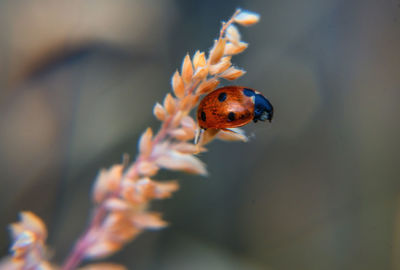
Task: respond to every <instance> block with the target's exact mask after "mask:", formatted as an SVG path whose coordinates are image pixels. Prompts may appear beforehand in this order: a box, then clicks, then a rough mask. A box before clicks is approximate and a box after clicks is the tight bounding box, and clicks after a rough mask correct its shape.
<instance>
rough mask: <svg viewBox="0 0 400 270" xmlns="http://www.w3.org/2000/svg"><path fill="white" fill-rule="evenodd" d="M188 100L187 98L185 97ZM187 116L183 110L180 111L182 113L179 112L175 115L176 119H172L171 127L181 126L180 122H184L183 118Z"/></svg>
mask: <svg viewBox="0 0 400 270" xmlns="http://www.w3.org/2000/svg"><path fill="white" fill-rule="evenodd" d="M185 98H186V97H185ZM184 115H185V113H184V112H183V111H182V110H180V111H178V112H177V113H176V114H175V116H174V118H173V119H172V121H171V127H177V126H178V125H179V124H180V122H181V120H182V117H183V116H184Z"/></svg>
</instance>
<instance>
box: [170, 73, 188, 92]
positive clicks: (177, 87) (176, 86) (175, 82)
mask: <svg viewBox="0 0 400 270" xmlns="http://www.w3.org/2000/svg"><path fill="white" fill-rule="evenodd" d="M172 89H173V90H174V93H175V96H176V97H178V98H183V97H184V96H185V86H184V84H183V80H182V77H181V75H179V72H178V71H175V73H174V76H172Z"/></svg>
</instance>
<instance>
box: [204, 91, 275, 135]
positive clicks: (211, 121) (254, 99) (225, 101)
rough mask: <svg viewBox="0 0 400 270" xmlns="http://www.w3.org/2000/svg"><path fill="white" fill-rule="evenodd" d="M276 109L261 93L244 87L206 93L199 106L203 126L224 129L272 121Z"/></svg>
mask: <svg viewBox="0 0 400 270" xmlns="http://www.w3.org/2000/svg"><path fill="white" fill-rule="evenodd" d="M273 114H274V108H273V107H272V105H271V103H270V102H269V101H268V99H266V98H265V97H264V96H263V95H262V94H261V93H260V92H258V91H256V90H253V89H251V88H247V87H242V86H225V87H221V88H218V89H216V90H214V91H212V92H211V93H209V94H208V95H206V96H205V97H204V98H203V99H202V100H201V102H200V104H199V107H198V109H197V121H198V123H199V126H200V128H201V129H203V130H206V129H208V128H211V129H223V130H226V129H227V128H234V127H240V126H244V125H246V124H248V123H250V122H251V120H253V121H254V122H257V121H258V120H260V121H265V120H268V121H269V122H271V120H272V116H273Z"/></svg>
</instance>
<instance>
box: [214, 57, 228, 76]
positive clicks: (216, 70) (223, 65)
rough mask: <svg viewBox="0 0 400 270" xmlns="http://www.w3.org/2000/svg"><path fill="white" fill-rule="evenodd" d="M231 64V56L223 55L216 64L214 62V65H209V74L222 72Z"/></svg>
mask: <svg viewBox="0 0 400 270" xmlns="http://www.w3.org/2000/svg"><path fill="white" fill-rule="evenodd" d="M231 65H232V63H231V57H230V56H226V57H223V58H222V59H221V61H219V63H218V64H215V65H211V66H210V74H211V75H215V74H218V73H221V72H224V71H225V70H227V69H228V68H229V67H230V66H231Z"/></svg>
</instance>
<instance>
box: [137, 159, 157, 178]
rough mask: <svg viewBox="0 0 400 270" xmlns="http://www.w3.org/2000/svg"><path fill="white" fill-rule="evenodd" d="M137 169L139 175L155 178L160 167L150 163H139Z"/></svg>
mask: <svg viewBox="0 0 400 270" xmlns="http://www.w3.org/2000/svg"><path fill="white" fill-rule="evenodd" d="M137 169H138V172H139V174H140V175H143V176H153V175H155V174H156V173H157V172H158V166H157V165H156V164H154V163H153V162H149V161H141V162H139V164H138V167H137Z"/></svg>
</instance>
